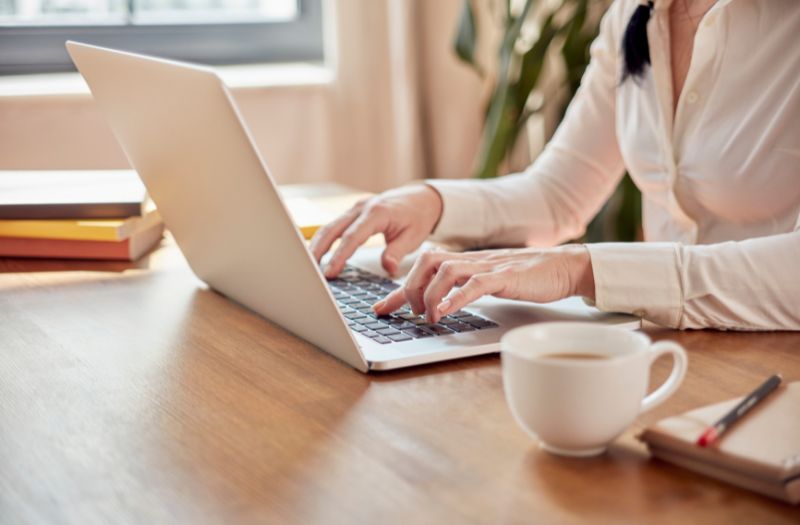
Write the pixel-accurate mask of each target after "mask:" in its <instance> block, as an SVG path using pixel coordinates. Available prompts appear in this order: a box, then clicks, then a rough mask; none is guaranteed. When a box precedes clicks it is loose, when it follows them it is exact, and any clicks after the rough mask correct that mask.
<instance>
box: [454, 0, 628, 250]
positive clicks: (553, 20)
mask: <svg viewBox="0 0 800 525" xmlns="http://www.w3.org/2000/svg"><path fill="white" fill-rule="evenodd" d="M477 1H479V0H464V5H463V8H462V10H461V15H460V20H459V24H458V30H457V32H456V36H455V42H454V48H455V52H456V54H457V55H458V57H459V58H460V59H461V60H462V61H464V62H465V63H467V64H469V65H470V66H472V67H473V68H474V69H475V70H476V72H477V73H478V74H479V75H481V76H484V75H486V71H487V70H488V69H489V68H485V67H484V66H483V65H482V64H480V63H479V61H478V59H477V56H476V51H477V48H478V44H479V38H480V35H479V27H478V23H477V17H476V9H475V8H476V4H475V2H477ZM496 1H497V2H499V4H500V6H501V8H502V16H501V17H499V18H501V19H502V21H501V24H502V33H501V39H500V45H499V48H498V53H497V64H496V66H497V67H496V74H495V77H494V86H493V90H492V93H491V96H490V97H489V101H488V104H487V107H486V118H485V122H484V128H483V133H482V135H481V141H480V145H479V148H478V153H477V159H476V163H475V166H476V167H475V176H476V177H478V178H492V177H496V176H498V175H500V174H501V173H500V170H501V168H502V166H503V165H504V162H505V161H506V160H507V158H508V156H509V154H510V153H511V151H512V150H513V149H514V146H515V145H516V143H517V140H518V139H519V137H520V133H521V131H522V130H523V129H524V127H525V123H526V121H527V120H528V118H529V117H530V116H531V115H533V114H535V113H536V112H537V111H539V110H540V109H541V107H540V106H539V107H536V106H532V105H531V103H530V99H531V96H530V95H531V93H532V92H533V91H534V90H537V89H538V90H541V81H542V72H543V71H544V69H545V63H546V61H547V60H552V59H557V60H560V61H561V64H562V66H563V71H564V75H563V76H562V77H561V78H562V83H561V86H559V87H560V88H561V89H562V90H563V91H564V92H565V95H566V96H563V97H560V98H559V100H561V101H563V103H562V105H561V107H560V108H559V114H560V115H563V114H564V111H565V110H566V107H567V105H568V104H569V101H570V100H571V99H572V97H573V95H574V94H575V92H576V91H577V89H578V86H579V85H580V81H581V77H582V76H583V73H584V71H585V70H586V66H587V65H588V63H589V45H590V44H591V42H592V40H594V38H595V37H596V36H597V33H598V30H599V16H598V14H599V13H597V10H596V9H592V5H590V4H592V2H590V0H561V1H560V2H542V3H538V4H537V2H535V0H524V3H522V2H514V1H513V0H496ZM602 3H603V2H597V1H595V2H594V3H593V4H594V7H601V8H602V7H604V6H603V5H599V6H598V4H602ZM606 3H607V2H606ZM517 4H521V5H519V6H518V7H519V9H518V10H516V11H515V10H514V9H513V7H514V5H517ZM534 4H537V5H534ZM494 5H495V6H497V5H498V4H497V3H496V4H494ZM531 23H534V24H536V26H537V29H538V31H537V32H536V35H535V37H533V38H530V36H529V35H527V34H526V32H525V31H524V29H525V28H526V24H531ZM549 95H553V93H550V94H549ZM639 210H640V204H639V196H638V192H637V190H636V188H635V186H634V185H633V184H632V183H631V182H630V180H629V179H627V177H626V182H625V183H624V184H621V185H620V188H618V190H617V193H615V195H614V196H613V197H612V199H611V200H610V201H609V204H608V205H607V206H606V207H605V208H604V209H603V211H602V212H601V213H600V214H599V215H598V218H597V219H596V220H595V223H593V224H592V225H591V226H590V227H589V229H588V230H587V237H588V239H589V240H633V239H634V238H635V237H636V235H637V233H638V229H639V227H638V224H639V221H640V215H639V214H640V211H639ZM634 214H636V215H634ZM623 222H627V223H628V225H624V224H622V223H623ZM616 223H619V224H616ZM612 233H613V235H611V234H612ZM609 235H611V238H609Z"/></svg>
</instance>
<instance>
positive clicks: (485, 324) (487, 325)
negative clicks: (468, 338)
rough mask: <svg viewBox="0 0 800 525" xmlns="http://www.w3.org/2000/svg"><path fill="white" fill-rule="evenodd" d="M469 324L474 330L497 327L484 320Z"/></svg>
mask: <svg viewBox="0 0 800 525" xmlns="http://www.w3.org/2000/svg"><path fill="white" fill-rule="evenodd" d="M469 324H471V325H472V326H474V327H475V328H478V329H482V328H493V327H495V326H497V323H494V322H492V321H487V320H486V319H481V320H479V321H472V322H471V323H469Z"/></svg>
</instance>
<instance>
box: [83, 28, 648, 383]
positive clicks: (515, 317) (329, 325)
mask: <svg viewBox="0 0 800 525" xmlns="http://www.w3.org/2000/svg"><path fill="white" fill-rule="evenodd" d="M67 50H68V51H69V54H70V56H71V57H72V60H73V61H74V63H75V65H76V66H77V68H78V70H79V71H80V73H81V75H83V77H84V79H86V82H87V83H88V85H89V88H90V89H91V92H92V95H93V96H94V99H95V100H96V102H97V104H98V105H99V106H100V108H101V110H102V112H103V113H104V114H105V116H106V118H107V120H108V123H109V124H110V126H111V129H112V130H113V132H114V134H115V136H116V138H117V140H118V141H119V143H120V145H121V146H122V149H123V150H124V151H125V153H126V155H127V157H128V160H129V161H130V163H131V165H132V166H133V168H134V169H135V170H136V171H137V172H138V174H139V176H140V177H141V178H142V181H143V182H144V184H145V186H146V188H147V190H148V192H149V194H150V197H151V198H152V199H153V200H154V201H155V203H156V205H157V206H158V209H159V211H160V213H161V216H162V217H163V219H164V222H165V223H166V225H167V227H168V228H169V229H170V231H171V232H172V234H173V235H174V237H175V240H176V242H177V244H178V247H179V248H180V250H181V251H182V252H183V254H184V256H185V257H186V260H187V261H188V264H189V266H190V267H191V269H192V271H193V272H194V273H195V274H196V275H197V276H198V277H199V278H200V279H201V280H202V281H204V282H205V283H206V284H208V285H209V287H210V288H211V289H213V290H215V291H217V292H218V293H220V294H222V295H224V296H226V297H228V298H230V299H232V300H233V301H235V302H237V303H240V304H241V305H244V306H245V307H247V308H249V309H250V310H252V311H254V312H256V313H257V314H259V315H261V316H263V317H265V318H266V319H269V320H270V321H272V322H274V323H276V324H278V325H280V326H281V327H283V328H285V329H286V330H289V331H290V332H292V333H294V334H296V335H297V336H299V337H301V338H303V339H305V340H306V341H308V342H310V343H312V344H314V345H316V346H317V347H319V348H320V349H322V350H323V351H325V352H327V353H328V354H330V355H332V356H335V357H336V358H338V359H340V360H341V361H344V362H345V363H347V364H348V365H350V366H352V367H353V368H356V369H357V370H360V371H362V372H367V371H369V370H388V369H394V368H401V367H407V366H414V365H421V364H425V363H432V362H437V361H445V360H450V359H456V358H463V357H468V356H474V355H480V354H488V353H493V352H498V351H499V349H500V345H499V342H500V338H501V336H502V335H503V334H504V333H505V332H506V331H508V330H509V329H511V328H514V327H516V326H520V325H524V324H528V323H532V322H541V321H551V320H581V321H595V322H598V323H605V324H613V325H621V326H625V327H638V326H639V320H638V319H637V318H634V317H630V316H627V315H621V314H606V313H601V312H599V311H598V310H596V309H594V308H591V307H589V306H587V305H585V304H584V303H583V301H581V300H580V299H578V298H573V299H568V300H565V301H559V302H557V303H552V304H549V305H536V304H531V303H523V302H515V301H507V300H500V299H495V298H483V299H481V300H479V301H477V302H476V303H474V304H473V305H472V306H471V307H470V308H467V309H465V310H462V311H460V312H456V313H455V314H453V315H450V316H448V317H446V318H445V319H442V321H441V322H439V323H436V324H435V325H431V324H428V323H426V322H425V320H424V319H422V318H419V317H417V316H414V315H413V314H412V313H411V312H410V311H409V310H408V309H404V310H401V311H398V312H396V313H395V314H393V315H392V316H388V317H377V316H375V315H374V314H373V313H372V310H371V308H370V307H371V305H372V304H373V303H374V302H375V301H376V300H377V299H379V298H381V297H383V296H385V295H386V294H387V293H388V292H389V291H391V290H393V289H395V288H397V287H398V286H400V284H399V282H395V281H392V280H390V279H388V278H387V277H386V275H385V273H383V271H382V270H381V268H380V265H379V252H378V251H377V250H376V249H375V248H371V249H369V248H367V249H361V250H359V251H358V252H357V253H356V255H355V256H354V257H353V258H352V259H351V261H350V265H349V266H348V267H347V269H346V270H345V272H343V274H342V275H341V276H340V277H339V278H338V279H335V280H332V281H330V282H328V281H326V279H325V278H324V277H323V275H322V273H321V271H320V268H319V265H318V264H317V263H316V261H315V260H314V259H313V257H312V256H311V254H310V252H309V250H308V248H307V246H306V243H305V241H304V239H303V238H302V236H301V234H300V231H299V229H298V228H297V226H296V225H295V224H294V223H293V222H292V219H291V217H290V215H289V213H288V211H287V209H286V206H285V204H284V202H283V200H282V199H281V195H280V192H279V190H278V188H277V186H276V185H275V183H274V181H273V179H272V177H271V176H270V173H269V170H268V169H267V167H266V164H265V163H264V160H263V159H262V158H261V155H260V154H259V152H258V150H257V149H256V147H255V145H254V142H253V139H252V137H251V135H250V133H249V131H248V129H247V127H246V126H245V124H244V121H243V119H242V117H241V115H240V113H239V110H238V108H237V107H236V103H235V102H234V100H233V98H232V97H231V94H230V92H229V91H228V89H227V88H226V86H225V84H224V83H223V82H222V80H221V79H220V77H219V76H218V75H217V74H216V73H215V71H214V70H213V69H211V68H209V67H204V66H198V65H192V64H185V63H179V62H174V61H170V60H164V59H160V58H153V57H146V56H141V55H137V54H133V53H127V52H123V51H117V50H112V49H105V48H100V47H96V46H91V45H86V44H81V43H77V42H67ZM409 262H410V261H409V260H408V259H407V260H406V263H405V266H406V268H408V266H409Z"/></svg>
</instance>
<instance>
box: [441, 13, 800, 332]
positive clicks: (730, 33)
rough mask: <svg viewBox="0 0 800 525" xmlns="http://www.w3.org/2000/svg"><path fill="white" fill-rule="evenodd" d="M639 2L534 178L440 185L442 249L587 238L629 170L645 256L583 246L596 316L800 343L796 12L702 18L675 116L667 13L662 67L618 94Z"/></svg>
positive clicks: (662, 20)
mask: <svg viewBox="0 0 800 525" xmlns="http://www.w3.org/2000/svg"><path fill="white" fill-rule="evenodd" d="M638 3H639V2H637V1H636V0H617V1H616V2H614V4H613V5H612V6H611V7H610V8H609V11H608V12H607V13H606V14H605V16H604V18H603V21H602V23H601V29H600V35H599V36H598V38H597V39H596V41H595V42H594V43H593V44H592V46H591V63H590V65H589V67H588V68H587V71H586V73H585V75H584V77H583V80H582V83H581V88H580V89H579V90H578V93H577V94H576V96H575V98H574V99H573V101H572V103H571V104H570V107H569V109H568V111H567V113H566V116H565V118H564V121H563V122H562V123H561V125H560V127H559V129H558V131H557V132H556V134H555V135H554V137H553V139H552V140H551V141H550V143H549V144H548V145H547V147H546V148H545V150H544V151H543V153H542V154H541V155H540V156H539V157H538V158H537V159H536V161H535V162H534V163H533V165H532V166H530V168H528V169H527V170H526V171H525V172H524V173H520V174H516V175H509V176H507V177H502V178H499V179H496V180H492V181H478V180H470V181H445V180H431V181H428V182H429V184H430V185H432V186H433V187H435V188H436V189H437V190H438V191H439V192H440V194H441V195H442V199H443V201H444V211H443V215H442V217H441V220H440V222H439V225H438V226H437V229H436V231H435V232H434V238H435V239H436V240H442V241H450V242H455V243H458V244H461V245H464V246H477V245H518V244H528V245H538V246H551V245H554V244H557V243H560V242H564V241H566V240H569V239H573V238H576V237H579V236H580V235H581V234H582V233H583V231H584V229H585V226H586V225H587V224H588V222H589V221H590V220H591V218H592V217H593V216H594V215H595V214H596V213H597V212H598V210H599V209H600V207H601V206H602V205H603V203H604V202H605V201H606V200H607V199H608V197H609V196H610V195H611V193H612V192H613V191H614V188H615V187H616V185H617V183H618V182H619V181H620V179H621V177H622V174H623V172H624V170H625V169H627V170H628V172H629V173H630V175H631V177H632V178H633V180H634V182H635V183H636V185H637V186H638V187H639V189H640V190H641V191H642V195H643V229H644V236H645V240H646V241H647V242H645V243H599V244H590V245H588V248H589V252H590V255H591V259H592V266H593V269H594V278H595V285H596V304H597V306H598V308H600V309H602V310H607V311H619V312H629V313H634V314H636V315H640V316H642V317H644V318H646V319H649V320H652V321H654V322H656V323H659V324H662V325H665V326H670V327H679V328H704V327H710V328H719V329H740V330H781V329H788V330H800V2H797V1H796V0H720V1H718V2H717V3H716V4H715V5H714V6H713V7H712V8H711V9H710V10H709V11H708V12H707V13H706V15H705V16H704V17H703V19H702V21H701V23H700V26H699V27H698V29H697V34H696V36H695V42H694V49H693V51H692V58H691V66H690V68H689V71H688V75H687V77H686V82H685V84H684V87H683V90H682V92H681V95H680V98H679V100H678V103H677V106H676V107H677V109H676V111H675V113H674V118H673V101H672V81H671V68H670V57H669V49H670V46H669V21H668V20H669V12H668V8H669V4H670V3H671V0H660V1H659V0H657V1H656V3H655V9H654V11H653V14H652V16H651V19H650V22H649V23H648V28H647V29H648V38H649V43H650V55H651V61H652V65H651V67H649V68H647V69H646V71H645V76H644V78H643V79H642V80H641V81H640V82H638V83H636V82H634V81H633V80H632V79H629V80H627V81H626V82H624V83H622V84H620V75H621V59H620V42H621V40H622V34H623V32H624V30H625V27H626V25H627V23H628V20H629V19H630V16H631V13H632V12H633V10H634V9H635V7H636V6H637V5H638Z"/></svg>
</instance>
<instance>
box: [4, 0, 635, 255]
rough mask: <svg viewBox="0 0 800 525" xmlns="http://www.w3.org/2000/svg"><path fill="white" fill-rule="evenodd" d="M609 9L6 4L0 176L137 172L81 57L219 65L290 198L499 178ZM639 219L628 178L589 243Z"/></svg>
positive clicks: (536, 134) (631, 235) (557, 2)
mask: <svg viewBox="0 0 800 525" xmlns="http://www.w3.org/2000/svg"><path fill="white" fill-rule="evenodd" d="M607 5H608V2H607V1H603V0H596V1H589V0H548V1H534V0H436V1H431V0H0V170H10V169H26V170H27V169H107V168H126V167H128V163H127V161H126V159H125V156H124V154H123V153H122V151H121V150H120V149H119V147H118V146H117V144H116V141H115V140H114V138H113V136H112V134H111V132H110V130H109V129H108V127H107V125H106V124H105V122H104V120H103V118H102V115H100V113H99V112H98V110H97V109H96V108H95V107H94V105H93V103H92V100H91V97H90V95H89V93H88V89H87V88H86V86H85V84H84V83H83V82H82V80H81V79H80V77H79V76H78V75H77V74H76V73H74V70H73V69H72V66H71V63H70V61H69V59H68V57H67V55H66V52H65V50H64V42H65V41H66V40H68V39H74V40H79V41H84V42H89V43H96V44H99V45H105V46H109V47H115V48H120V49H125V50H131V51H137V52H143V53H148V54H154V55H158V56H163V57H168V58H174V59H179V60H188V61H193V62H198V63H204V64H213V65H218V66H219V68H220V73H221V75H222V77H223V78H224V79H225V81H226V82H227V83H228V85H229V86H230V87H231V90H232V92H233V94H234V97H235V98H236V100H237V102H238V104H239V105H240V108H241V110H242V113H243V115H244V117H245V119H246V121H247V123H248V125H249V127H250V128H251V131H252V133H253V136H254V138H255V141H256V143H257V146H258V147H259V149H260V150H261V151H262V153H263V154H264V156H265V159H266V161H267V164H268V165H269V167H270V169H271V171H272V175H273V177H275V178H276V180H277V181H278V182H281V183H301V182H338V183H342V184H346V185H349V186H353V187H356V188H359V189H363V190H369V191H380V190H384V189H387V188H390V187H393V186H397V185H400V184H404V183H407V182H410V181H413V180H416V179H422V178H433V177H445V178H467V177H494V176H502V175H503V174H506V173H509V172H513V171H518V170H521V169H524V167H525V166H527V165H528V164H529V163H530V162H531V161H532V160H533V159H535V157H536V155H538V153H539V152H540V151H541V149H542V147H543V145H544V144H545V142H546V140H547V139H548V137H549V136H550V135H551V134H552V133H553V131H554V129H555V127H556V126H557V124H558V122H559V120H560V118H561V116H562V115H563V111H564V108H565V107H566V104H567V103H568V102H569V100H570V98H571V97H572V95H573V94H574V92H575V90H576V89H577V88H578V85H579V81H580V76H581V74H582V73H583V69H584V68H585V66H586V62H587V60H588V45H589V43H590V42H591V40H592V39H593V38H594V36H595V35H596V32H597V27H598V23H599V20H600V17H601V15H602V13H603V12H604V10H605V8H606V7H607ZM509 101H511V102H509ZM639 215H640V212H639V201H638V192H637V191H636V189H635V187H634V186H633V185H632V184H631V183H630V181H629V180H628V179H627V178H626V180H625V181H624V182H623V184H622V185H621V186H620V188H619V189H618V191H617V193H616V194H615V195H614V197H613V198H612V201H611V202H610V203H609V205H608V206H606V207H605V208H604V209H603V211H602V212H601V214H600V215H599V216H598V218H597V219H596V220H595V221H594V222H593V224H592V225H591V226H590V227H589V229H588V231H587V238H588V239H589V240H629V239H635V238H637V237H638V235H639V233H638V232H639V223H638V221H639Z"/></svg>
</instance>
